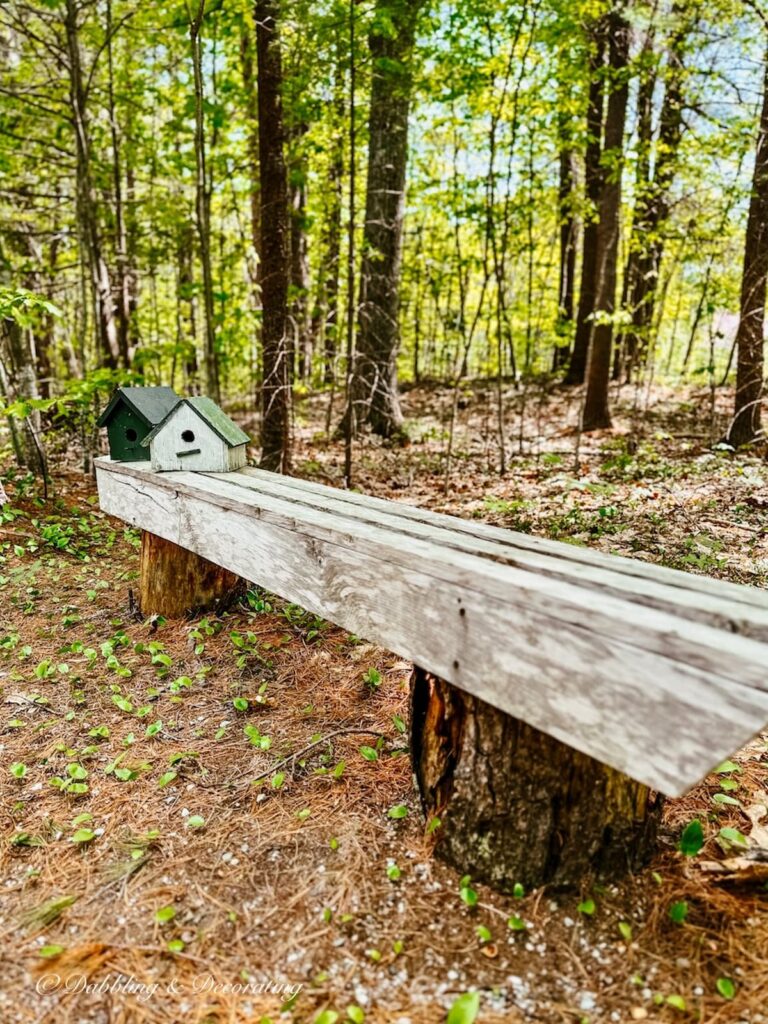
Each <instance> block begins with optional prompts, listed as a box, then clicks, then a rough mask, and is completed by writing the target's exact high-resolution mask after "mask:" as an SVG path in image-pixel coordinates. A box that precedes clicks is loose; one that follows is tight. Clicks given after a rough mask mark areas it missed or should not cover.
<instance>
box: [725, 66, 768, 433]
mask: <svg viewBox="0 0 768 1024" xmlns="http://www.w3.org/2000/svg"><path fill="white" fill-rule="evenodd" d="M763 75H764V77H763V107H762V111H761V113H760V127H759V132H758V136H757V147H756V150H755V169H754V172H753V176H752V195H751V197H750V201H749V216H748V218H747V234H746V238H745V242H744V267H743V272H742V277H741V306H740V317H739V327H738V330H737V333H736V344H737V346H738V362H737V365H736V400H735V406H734V413H733V420H732V422H731V425H730V429H729V430H728V441H729V443H730V444H732V445H734V446H736V447H738V446H739V445H742V444H749V443H750V442H752V441H754V440H755V439H756V438H757V437H758V435H759V434H760V432H761V425H760V423H761V415H760V414H761V405H762V399H763V347H764V341H765V337H764V335H765V328H764V324H765V298H766V280H767V279H768V51H767V52H766V57H765V69H764V72H763Z"/></svg>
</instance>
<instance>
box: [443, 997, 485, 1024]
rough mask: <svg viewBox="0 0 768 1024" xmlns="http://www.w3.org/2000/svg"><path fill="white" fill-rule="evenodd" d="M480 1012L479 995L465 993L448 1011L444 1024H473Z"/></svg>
mask: <svg viewBox="0 0 768 1024" xmlns="http://www.w3.org/2000/svg"><path fill="white" fill-rule="evenodd" d="M479 1012H480V993H479V992H465V993H464V995H461V996H459V998H458V999H456V1000H455V1001H454V1003H453V1006H452V1007H451V1008H450V1010H449V1011H448V1016H447V1017H446V1018H445V1024H474V1022H475V1021H476V1020H477V1015H478V1013H479Z"/></svg>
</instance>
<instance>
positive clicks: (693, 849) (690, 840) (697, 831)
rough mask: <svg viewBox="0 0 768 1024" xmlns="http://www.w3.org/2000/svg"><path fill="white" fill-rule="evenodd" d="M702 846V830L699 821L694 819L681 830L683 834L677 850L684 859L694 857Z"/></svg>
mask: <svg viewBox="0 0 768 1024" xmlns="http://www.w3.org/2000/svg"><path fill="white" fill-rule="evenodd" d="M703 846H704V829H703V828H702V827H701V822H700V821H699V819H698V818H694V819H693V821H691V822H689V823H688V824H687V825H686V826H685V828H684V829H683V834H682V835H681V836H680V845H679V850H680V853H682V854H683V856H684V857H695V856H696V854H697V853H699V851H700V850H701V848H702V847H703Z"/></svg>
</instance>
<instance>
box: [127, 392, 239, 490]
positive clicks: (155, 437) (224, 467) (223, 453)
mask: <svg viewBox="0 0 768 1024" xmlns="http://www.w3.org/2000/svg"><path fill="white" fill-rule="evenodd" d="M249 440H250V438H249V437H248V435H247V434H245V433H243V431H242V430H241V429H240V427H238V425H237V424H236V423H235V422H233V420H231V419H230V418H229V416H227V414H226V413H225V412H224V411H223V410H222V409H220V408H219V407H218V405H216V403H215V402H214V401H212V400H211V399H210V398H203V397H200V398H183V399H182V400H181V401H180V402H179V404H178V405H176V406H174V408H173V409H171V410H170V411H169V412H168V413H167V414H166V416H165V419H163V420H162V422H161V423H158V424H157V426H156V427H155V428H154V430H152V432H151V433H150V434H149V435H148V436H147V437H145V438H144V440H143V441H142V445H143V447H144V450H145V451H146V450H147V448H149V451H150V458H151V461H152V469H154V470H155V471H160V472H162V471H164V470H174V469H177V470H178V469H185V470H191V471H192V472H198V473H227V472H229V471H230V470H233V469H240V468H241V467H243V466H244V465H245V457H246V456H245V446H246V445H247V444H248V441H249Z"/></svg>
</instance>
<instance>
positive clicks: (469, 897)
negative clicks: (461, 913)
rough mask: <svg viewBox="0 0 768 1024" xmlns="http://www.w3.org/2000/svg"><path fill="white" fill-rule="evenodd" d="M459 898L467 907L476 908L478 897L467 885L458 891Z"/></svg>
mask: <svg viewBox="0 0 768 1024" xmlns="http://www.w3.org/2000/svg"><path fill="white" fill-rule="evenodd" d="M459 896H461V898H462V900H463V901H464V902H465V903H466V905H467V906H468V907H476V906H477V900H478V896H477V893H476V892H475V890H474V889H472V888H471V887H470V886H469V885H462V886H461V888H460V889H459Z"/></svg>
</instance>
